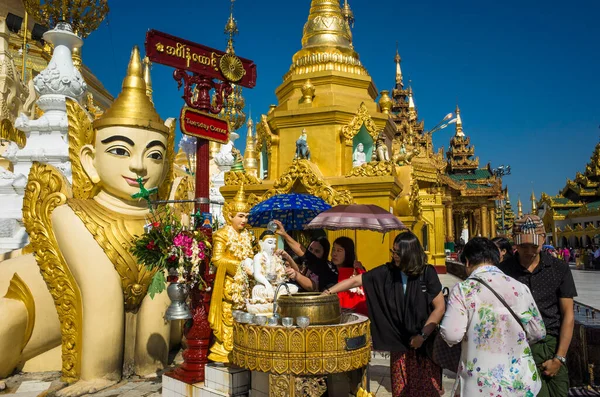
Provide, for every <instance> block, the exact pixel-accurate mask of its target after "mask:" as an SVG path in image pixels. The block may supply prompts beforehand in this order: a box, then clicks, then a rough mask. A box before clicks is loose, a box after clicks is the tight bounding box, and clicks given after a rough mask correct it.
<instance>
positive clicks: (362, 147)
mask: <svg viewBox="0 0 600 397" xmlns="http://www.w3.org/2000/svg"><path fill="white" fill-rule="evenodd" d="M356 150H358V151H359V152H361V153H362V152H364V150H365V147H364V145H363V144H362V143H359V144H358V145H356Z"/></svg>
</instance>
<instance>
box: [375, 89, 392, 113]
mask: <svg viewBox="0 0 600 397" xmlns="http://www.w3.org/2000/svg"><path fill="white" fill-rule="evenodd" d="M389 94H390V92H389V91H388V90H382V91H381V92H380V93H379V95H380V98H379V109H380V110H381V113H385V114H390V110H391V109H392V106H393V104H394V102H392V98H390V95H389Z"/></svg>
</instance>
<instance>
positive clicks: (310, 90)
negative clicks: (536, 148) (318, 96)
mask: <svg viewBox="0 0 600 397" xmlns="http://www.w3.org/2000/svg"><path fill="white" fill-rule="evenodd" d="M314 97H315V86H314V85H312V83H311V81H310V79H306V82H305V83H304V84H303V85H302V102H304V103H312V101H313V98H314Z"/></svg>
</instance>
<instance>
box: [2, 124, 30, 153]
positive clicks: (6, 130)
mask: <svg viewBox="0 0 600 397" xmlns="http://www.w3.org/2000/svg"><path fill="white" fill-rule="evenodd" d="M0 139H2V140H3V141H10V142H14V143H16V144H17V146H18V147H19V149H23V148H24V147H25V144H26V143H27V136H26V135H25V133H24V132H23V131H21V130H18V129H16V128H15V127H14V126H13V123H12V122H11V121H10V120H9V119H4V120H2V122H0Z"/></svg>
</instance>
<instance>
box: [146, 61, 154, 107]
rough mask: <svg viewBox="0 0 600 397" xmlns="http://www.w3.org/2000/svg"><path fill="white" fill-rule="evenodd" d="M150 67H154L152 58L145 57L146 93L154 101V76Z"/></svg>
mask: <svg viewBox="0 0 600 397" xmlns="http://www.w3.org/2000/svg"><path fill="white" fill-rule="evenodd" d="M150 67H152V62H150V58H148V57H144V82H145V83H146V95H148V98H150V102H152V103H154V101H153V100H152V77H151V76H150Z"/></svg>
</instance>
